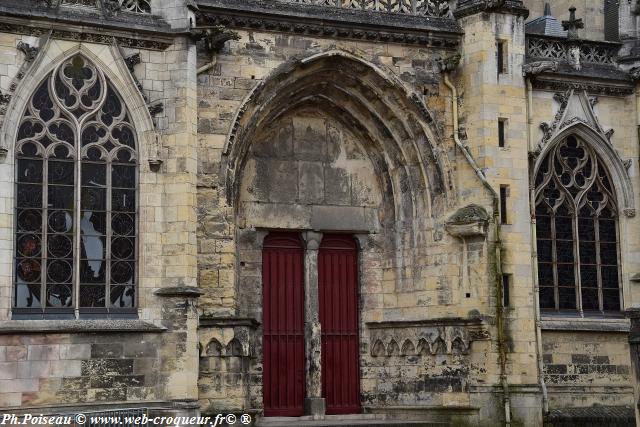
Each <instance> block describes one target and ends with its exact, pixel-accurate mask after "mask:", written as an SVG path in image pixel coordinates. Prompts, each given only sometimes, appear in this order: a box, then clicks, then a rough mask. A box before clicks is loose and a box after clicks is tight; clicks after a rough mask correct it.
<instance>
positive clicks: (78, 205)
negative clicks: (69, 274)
mask: <svg viewBox="0 0 640 427" xmlns="http://www.w3.org/2000/svg"><path fill="white" fill-rule="evenodd" d="M80 134H81V132H80V126H79V125H78V124H77V123H76V159H75V169H76V170H75V176H74V181H73V184H74V190H75V200H74V203H75V204H74V206H75V215H74V224H73V226H74V229H73V230H74V246H75V248H74V251H75V253H74V255H73V258H74V261H75V262H74V268H73V269H74V279H73V288H74V297H75V302H74V307H75V310H74V311H75V316H76V319H77V318H79V317H80V264H81V263H82V261H81V258H82V249H81V244H82V236H81V230H80V218H81V215H82V212H81V211H82V175H81V174H82V161H81V160H82V156H81V150H82V148H81V135H80Z"/></svg>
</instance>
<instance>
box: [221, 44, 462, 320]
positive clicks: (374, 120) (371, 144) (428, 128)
mask: <svg viewBox="0 0 640 427" xmlns="http://www.w3.org/2000/svg"><path fill="white" fill-rule="evenodd" d="M441 119H442V121H445V120H444V119H445V118H444V117H443V118H441ZM448 143H449V141H448V139H446V138H444V137H443V136H442V135H441V134H440V133H439V131H438V128H437V126H436V125H435V121H434V117H433V116H432V114H431V112H430V111H429V110H428V109H427V107H426V105H425V103H424V101H423V99H422V96H421V95H418V94H417V93H416V92H415V91H414V90H412V89H410V88H408V87H407V86H406V85H405V84H404V83H403V82H401V81H400V80H399V79H398V78H397V77H396V76H395V74H394V73H393V72H391V71H389V70H386V69H384V68H383V67H381V66H377V65H374V64H372V63H369V62H367V61H365V60H364V59H362V58H360V57H357V56H355V55H354V54H352V53H348V52H344V51H338V50H331V51H328V52H324V53H321V54H318V55H314V56H312V57H309V58H306V59H304V60H294V61H290V62H287V63H285V64H283V65H282V66H280V67H279V68H278V69H276V70H275V71H274V72H273V73H272V74H271V75H270V76H268V77H267V78H266V79H264V80H263V81H262V82H261V83H259V84H258V85H257V86H256V87H255V89H254V90H253V91H252V92H251V93H250V94H249V95H248V97H247V98H246V99H245V100H244V102H243V104H242V106H241V107H240V109H239V110H238V112H237V115H236V117H235V120H234V121H233V125H232V128H231V130H230V133H229V135H228V138H227V142H226V145H225V147H224V149H223V155H222V169H221V175H222V176H221V178H222V179H223V180H224V187H225V188H224V191H225V196H226V202H227V204H228V206H230V207H231V209H232V210H233V214H234V216H235V225H236V226H237V230H238V231H237V233H238V235H237V236H236V237H237V242H238V248H237V251H238V253H237V255H238V261H239V262H240V263H241V265H242V263H244V259H245V257H246V255H245V253H247V252H252V251H255V250H257V249H258V248H259V243H260V239H259V238H257V237H256V236H254V235H253V234H252V233H255V230H261V229H262V230H264V229H295V230H319V231H325V232H326V231H341V232H352V233H363V234H368V235H369V237H368V238H367V239H365V248H364V251H363V253H365V255H363V257H364V258H366V257H367V255H366V253H369V254H371V259H372V262H374V261H375V262H376V263H378V264H379V266H380V268H379V269H377V270H376V271H377V272H376V273H375V274H378V275H379V276H380V277H378V282H379V281H380V280H381V279H382V275H383V274H387V276H389V274H391V275H392V276H393V279H389V280H390V281H392V282H395V284H394V289H396V290H397V291H403V290H405V291H408V292H411V291H414V290H418V289H423V290H424V289H425V287H426V284H425V282H426V276H425V275H424V274H423V270H424V271H426V267H427V266H432V264H433V263H434V262H436V261H434V260H435V257H436V255H434V253H439V254H442V253H443V252H447V251H448V249H439V250H430V249H429V247H430V246H431V245H435V246H437V245H442V244H443V242H442V241H441V239H443V234H444V233H443V232H442V230H443V229H444V227H443V225H444V222H445V220H446V217H447V216H448V214H449V213H450V212H452V211H453V210H455V208H456V206H457V200H456V189H455V185H454V171H453V168H452V163H451V161H450V159H449V158H448V155H447V151H448V150H449V148H450V147H448ZM359 185H360V187H361V188H359V187H358V186H359ZM335 188H337V189H338V190H340V191H342V190H345V191H347V192H348V191H350V192H351V193H350V195H345V197H346V199H345V198H341V197H342V194H340V191H334V190H333V189H335ZM359 190H362V192H360V193H359ZM362 194H366V196H365V197H364V200H362V197H360V196H362ZM452 252H456V251H453V250H452ZM374 253H377V254H378V255H377V256H375V257H374V256H373V255H372V254H374ZM256 256H257V254H256V253H255V252H254V254H253V259H256ZM453 256H454V257H455V256H457V252H456V255H453ZM247 259H248V258H247ZM449 262H450V263H451V264H455V262H456V261H455V260H453V258H449V259H448V260H446V261H445V262H443V263H441V265H442V266H441V267H440V268H441V269H442V270H443V271H444V269H446V267H445V264H448V263H449ZM242 270H243V269H242V268H240V270H239V276H240V277H239V278H238V280H237V286H238V289H237V291H238V294H237V296H238V311H240V312H243V314H245V315H247V314H252V315H259V313H256V312H254V311H253V309H250V308H249V307H254V308H255V309H257V310H258V309H259V306H260V301H259V300H256V298H257V296H259V290H258V289H255V288H256V286H257V287H259V286H258V285H259V283H256V282H259V279H258V278H257V277H256V276H255V275H253V279H251V281H252V283H253V284H252V285H250V286H248V287H247V286H245V285H246V284H247V281H248V280H245V278H244V277H243V273H242ZM372 270H373V269H372ZM382 270H389V271H392V272H393V273H389V272H387V273H383V272H382ZM254 273H256V272H255V271H254ZM433 273H434V270H433V269H432V270H431V274H433ZM366 274H367V273H366V272H363V275H366ZM370 274H374V273H370ZM444 274H445V273H443V275H444ZM373 279H374V278H373V277H372V280H373ZM363 280H364V279H363ZM452 282H453V283H455V279H453V280H452ZM247 289H248V290H247ZM255 291H258V292H255ZM245 297H246V298H248V300H245ZM434 300H435V298H434ZM434 305H436V301H434ZM247 311H249V312H252V313H248V312H247Z"/></svg>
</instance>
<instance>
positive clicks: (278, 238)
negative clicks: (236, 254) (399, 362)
mask: <svg viewBox="0 0 640 427" xmlns="http://www.w3.org/2000/svg"><path fill="white" fill-rule="evenodd" d="M304 277H305V274H304V249H303V245H302V241H301V239H300V236H299V235H298V234H297V233H271V234H270V235H269V236H267V238H266V239H265V242H264V249H263V254H262V283H263V334H264V335H263V354H264V362H263V392H264V413H265V415H266V416H300V415H303V412H304V410H303V406H304V398H305V340H304V319H305V313H304V306H305V296H304ZM318 296H319V317H320V324H321V328H322V393H323V397H324V398H325V400H326V409H327V414H349V413H358V412H360V364H359V356H358V355H359V349H358V347H359V345H358V342H359V339H358V322H359V314H358V252H357V247H356V244H355V241H354V240H353V237H351V236H347V235H325V236H324V237H323V239H322V243H321V245H320V250H319V253H318Z"/></svg>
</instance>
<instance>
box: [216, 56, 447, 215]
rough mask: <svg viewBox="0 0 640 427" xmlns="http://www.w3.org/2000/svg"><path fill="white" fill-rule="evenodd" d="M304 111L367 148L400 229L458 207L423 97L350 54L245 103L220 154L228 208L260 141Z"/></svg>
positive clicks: (307, 65)
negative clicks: (346, 130)
mask: <svg viewBox="0 0 640 427" xmlns="http://www.w3.org/2000/svg"><path fill="white" fill-rule="evenodd" d="M304 104H307V105H308V104H314V105H315V106H317V107H318V108H321V109H323V110H324V111H326V112H327V113H328V114H330V115H331V116H333V117H336V118H338V119H339V120H341V121H343V122H344V123H345V124H347V125H348V126H349V127H350V128H351V129H353V130H355V131H356V132H358V133H359V134H360V135H362V137H363V139H366V140H367V141H368V144H367V145H366V150H367V154H368V155H369V157H370V158H371V161H372V163H373V166H374V168H375V170H376V173H377V174H378V176H379V177H380V179H381V180H382V181H383V183H384V185H385V186H386V187H387V188H388V190H389V193H390V194H391V196H390V199H391V202H392V205H393V215H394V218H395V221H396V222H399V223H402V222H403V221H410V220H411V219H413V218H416V217H418V216H421V217H431V216H435V215H436V214H437V212H436V211H442V210H443V209H445V208H446V207H448V206H449V205H451V204H452V203H453V202H454V200H453V199H454V197H453V194H455V192H454V184H453V176H452V172H451V170H452V169H451V166H450V163H449V159H448V158H447V155H446V151H447V150H446V147H445V146H444V145H443V144H442V138H441V137H440V136H439V134H438V131H437V129H435V127H434V126H433V117H431V115H430V113H429V111H428V110H427V108H426V106H425V104H424V102H423V101H422V99H421V97H420V96H419V95H417V94H416V93H413V92H411V91H410V90H408V89H407V88H406V87H405V86H404V84H403V83H402V82H401V81H400V80H399V79H397V78H396V77H394V76H393V73H391V72H387V71H384V70H383V69H381V68H379V67H378V66H375V65H373V64H371V63H368V62H367V61H365V60H363V59H362V58H359V57H357V56H355V55H353V54H351V53H349V52H345V51H341V50H332V51H328V52H324V53H321V54H318V55H314V56H312V57H310V58H306V59H303V60H300V61H294V62H291V63H287V64H284V65H283V66H281V67H280V68H279V69H277V70H276V71H275V72H274V73H273V74H272V75H271V76H269V77H268V78H267V79H265V80H264V81H263V82H262V83H261V84H259V85H258V86H257V87H256V88H255V89H254V90H253V91H252V92H251V94H250V95H249V96H248V97H247V99H246V100H245V101H244V103H243V105H242V107H241V108H240V111H239V113H238V115H237V116H236V118H235V120H234V123H233V126H232V129H231V131H230V134H229V136H228V138H227V144H226V146H225V148H224V150H223V175H224V179H225V185H226V190H227V201H228V203H229V205H230V206H234V207H235V208H237V202H238V198H239V195H240V182H241V176H242V173H243V170H244V166H245V163H246V158H247V153H248V152H249V150H250V147H251V145H252V144H253V142H254V141H255V140H256V135H257V134H258V133H259V132H260V131H261V130H262V129H263V128H264V127H265V126H267V125H268V124H269V123H272V122H274V121H275V120H277V119H278V118H279V117H282V116H283V115H284V114H286V113H288V112H290V111H292V110H294V109H296V108H299V107H300V106H301V105H304Z"/></svg>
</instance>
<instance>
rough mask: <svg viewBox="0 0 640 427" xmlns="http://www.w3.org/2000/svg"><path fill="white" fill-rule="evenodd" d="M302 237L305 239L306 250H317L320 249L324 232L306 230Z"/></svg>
mask: <svg viewBox="0 0 640 427" xmlns="http://www.w3.org/2000/svg"><path fill="white" fill-rule="evenodd" d="M302 239H303V240H304V241H305V244H306V248H305V249H306V250H308V251H317V250H318V249H320V242H322V233H318V232H316V231H305V232H304V233H302Z"/></svg>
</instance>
